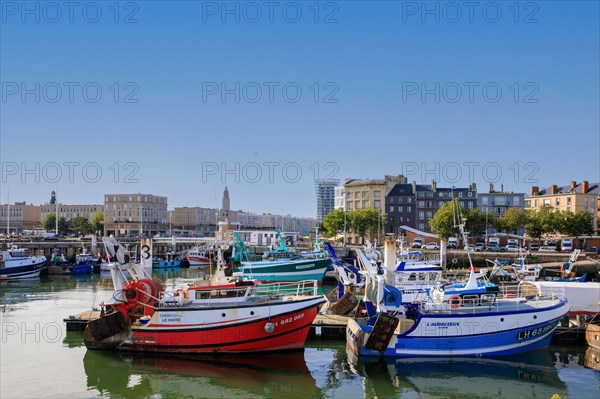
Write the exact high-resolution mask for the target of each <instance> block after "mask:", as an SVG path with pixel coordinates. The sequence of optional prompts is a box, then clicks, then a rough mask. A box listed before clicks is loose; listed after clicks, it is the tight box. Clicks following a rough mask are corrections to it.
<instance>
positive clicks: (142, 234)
mask: <svg viewBox="0 0 600 399" xmlns="http://www.w3.org/2000/svg"><path fill="white" fill-rule="evenodd" d="M139 209H140V237H143V236H144V206H143V205H140V207H139Z"/></svg>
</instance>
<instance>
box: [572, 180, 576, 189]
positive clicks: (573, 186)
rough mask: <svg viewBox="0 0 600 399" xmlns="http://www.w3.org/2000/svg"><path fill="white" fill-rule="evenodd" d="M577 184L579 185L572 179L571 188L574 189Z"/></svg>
mask: <svg viewBox="0 0 600 399" xmlns="http://www.w3.org/2000/svg"><path fill="white" fill-rule="evenodd" d="M576 185H577V182H576V181H575V180H573V181H571V190H573V189H574V188H575V186H576Z"/></svg>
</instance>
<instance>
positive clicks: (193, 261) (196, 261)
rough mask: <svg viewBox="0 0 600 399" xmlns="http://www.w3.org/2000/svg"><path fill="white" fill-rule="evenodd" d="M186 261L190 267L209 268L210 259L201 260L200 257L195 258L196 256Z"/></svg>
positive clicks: (189, 257)
mask: <svg viewBox="0 0 600 399" xmlns="http://www.w3.org/2000/svg"><path fill="white" fill-rule="evenodd" d="M187 260H188V262H190V266H192V267H197V266H209V265H210V259H208V258H202V257H197V256H188V257H187Z"/></svg>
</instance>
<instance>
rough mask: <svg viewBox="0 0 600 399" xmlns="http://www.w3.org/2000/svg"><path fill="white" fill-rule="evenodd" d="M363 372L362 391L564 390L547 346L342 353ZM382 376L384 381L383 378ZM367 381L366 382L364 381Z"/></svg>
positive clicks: (530, 393) (518, 393) (529, 393)
mask: <svg viewBox="0 0 600 399" xmlns="http://www.w3.org/2000/svg"><path fill="white" fill-rule="evenodd" d="M348 356H349V359H348V360H349V362H350V364H352V365H353V366H354V367H355V368H356V369H355V372H357V373H358V374H360V375H361V376H363V377H366V378H365V382H366V384H365V397H401V396H402V397H403V396H404V395H409V396H413V395H415V394H416V395H417V396H418V397H432V396H436V397H437V396H441V397H477V398H521V397H540V398H550V397H552V395H554V394H559V395H560V396H561V397H565V396H568V395H569V392H568V388H567V385H566V384H565V383H564V382H563V381H562V380H561V379H560V378H559V376H558V373H557V371H556V369H555V367H554V364H553V362H552V358H551V356H550V353H549V352H548V351H537V352H532V353H529V354H525V355H520V356H518V357H504V358H502V360H497V359H474V358H436V359H432V358H405V359H388V358H386V359H385V360H384V359H379V360H376V359H367V358H365V359H362V358H361V359H359V360H357V359H356V358H355V357H354V355H352V354H351V353H350V352H349V353H348ZM384 380H387V383H384ZM367 381H368V382H367Z"/></svg>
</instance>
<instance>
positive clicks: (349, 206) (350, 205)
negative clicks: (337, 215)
mask: <svg viewBox="0 0 600 399" xmlns="http://www.w3.org/2000/svg"><path fill="white" fill-rule="evenodd" d="M348 210H349V211H351V210H352V202H348Z"/></svg>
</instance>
